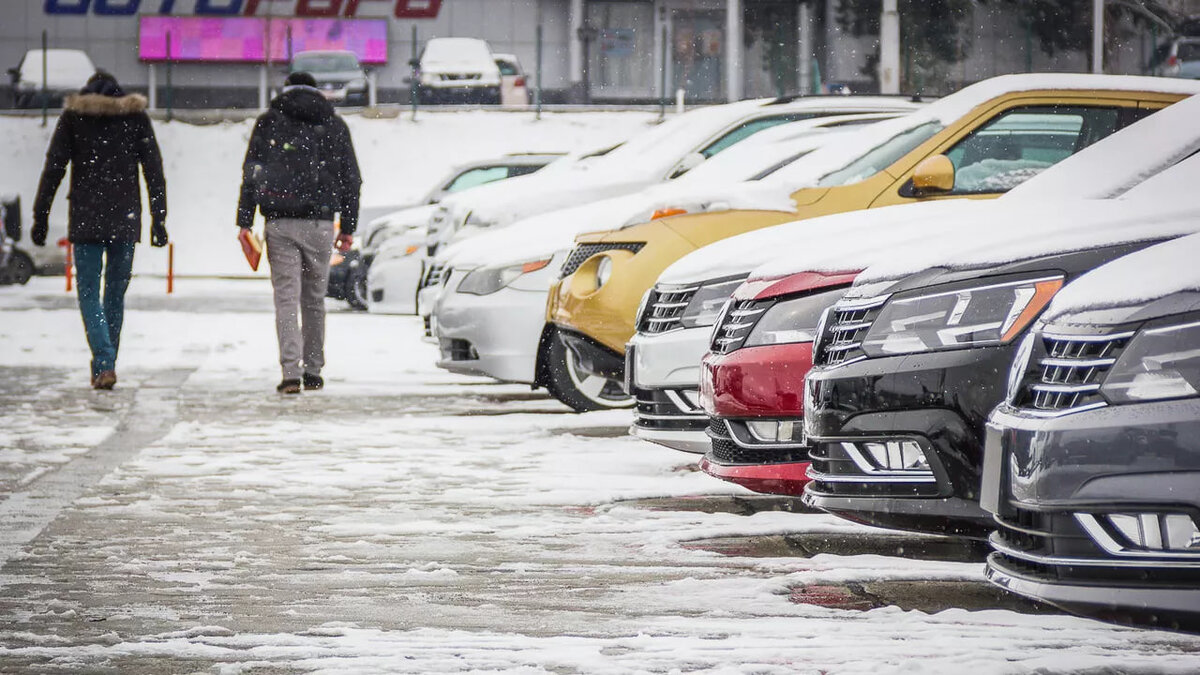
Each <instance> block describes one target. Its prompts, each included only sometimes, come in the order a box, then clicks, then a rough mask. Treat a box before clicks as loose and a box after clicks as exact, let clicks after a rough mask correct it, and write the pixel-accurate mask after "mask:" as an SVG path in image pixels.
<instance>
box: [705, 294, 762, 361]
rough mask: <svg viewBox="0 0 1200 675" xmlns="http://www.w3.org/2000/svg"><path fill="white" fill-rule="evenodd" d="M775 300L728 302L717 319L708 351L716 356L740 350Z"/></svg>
mask: <svg viewBox="0 0 1200 675" xmlns="http://www.w3.org/2000/svg"><path fill="white" fill-rule="evenodd" d="M775 302H776V300H775V299H773V298H772V299H768V300H730V301H729V305H728V306H726V308H725V311H724V312H722V313H721V316H720V318H718V319H717V325H716V327H715V328H714V329H713V335H712V341H711V342H710V344H709V349H710V350H711V351H713V352H715V353H717V354H728V353H730V352H733V351H737V350H738V349H741V348H742V346H743V345H745V344H746V340H747V338H749V337H750V333H751V331H753V330H754V326H755V325H757V324H758V320H759V319H760V318H762V315H763V314H764V313H765V312H766V311H767V310H768V309H770V308H771V307H772V306H773V305H774V304H775Z"/></svg>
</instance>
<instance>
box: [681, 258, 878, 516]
mask: <svg viewBox="0 0 1200 675" xmlns="http://www.w3.org/2000/svg"><path fill="white" fill-rule="evenodd" d="M857 276H858V272H857V271H855V272H836V273H819V272H799V273H796V274H792V275H789V276H785V277H779V278H774V279H751V280H748V281H747V282H746V283H744V284H742V285H741V286H740V287H739V288H738V289H737V290H736V291H735V292H734V294H733V298H732V300H731V301H730V303H729V305H728V306H727V308H726V309H725V311H724V313H723V314H722V316H721V318H720V319H719V320H718V322H717V326H716V330H715V331H714V332H713V339H712V344H711V346H710V350H709V352H708V354H706V355H705V356H704V362H703V366H702V368H701V370H700V403H701V405H702V406H703V408H704V411H705V412H706V413H708V416H709V427H708V435H709V437H710V438H711V439H712V449H710V450H709V451H708V453H707V454H705V456H704V458H703V459H702V460H701V461H700V468H701V469H703V470H704V471H705V473H708V474H709V475H711V476H715V477H717V478H720V479H722V480H726V481H729V482H732V483H737V484H739V485H742V486H744V487H747V488H749V489H751V490H754V491H755V492H765V493H769V494H782V495H796V496H799V495H800V494H801V493H803V491H804V485H805V484H806V483H807V482H808V476H807V471H808V446H807V445H806V444H805V442H804V438H803V434H804V431H803V429H804V400H803V399H804V397H803V392H804V376H805V375H806V374H807V373H808V370H809V368H811V367H812V346H813V340H814V339H815V338H816V336H817V334H818V332H819V331H818V329H817V324H818V323H819V321H820V319H821V315H822V314H823V313H824V312H825V309H826V308H828V307H830V306H832V305H833V304H834V303H835V302H837V301H838V300H839V299H840V298H841V297H842V294H844V293H845V292H846V289H847V288H849V287H850V284H851V283H853V282H854V278H855V277H857Z"/></svg>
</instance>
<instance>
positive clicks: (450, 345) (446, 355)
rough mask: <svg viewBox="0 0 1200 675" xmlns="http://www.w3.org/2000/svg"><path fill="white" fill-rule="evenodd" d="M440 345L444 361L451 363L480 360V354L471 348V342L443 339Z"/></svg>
mask: <svg viewBox="0 0 1200 675" xmlns="http://www.w3.org/2000/svg"><path fill="white" fill-rule="evenodd" d="M438 344H439V346H440V347H441V351H442V358H443V359H446V360H449V361H475V360H477V359H479V354H478V353H477V352H476V351H475V348H474V347H472V346H471V342H470V341H469V340H462V339H459V338H441V339H440V340H439V341H438Z"/></svg>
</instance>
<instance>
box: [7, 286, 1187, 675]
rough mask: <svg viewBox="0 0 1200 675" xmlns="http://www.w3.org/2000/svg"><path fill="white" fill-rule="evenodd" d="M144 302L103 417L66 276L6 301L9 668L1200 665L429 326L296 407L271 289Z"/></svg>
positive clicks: (951, 669)
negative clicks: (797, 495) (539, 386)
mask: <svg viewBox="0 0 1200 675" xmlns="http://www.w3.org/2000/svg"><path fill="white" fill-rule="evenodd" d="M177 283H178V293H177V294H176V295H175V296H173V297H170V298H168V297H165V296H164V295H163V293H162V286H163V282H162V281H161V280H160V279H152V278H138V279H136V280H135V281H134V285H133V288H132V291H131V292H132V297H131V298H130V301H129V306H130V310H129V312H128V314H127V323H126V330H125V333H124V337H123V340H122V354H121V359H120V362H119V364H118V373H119V375H120V377H121V381H120V383H119V384H118V388H117V390H116V391H113V392H107V393H105V392H93V391H92V390H90V389H89V388H88V387H87V360H88V355H87V350H86V345H85V344H84V340H83V331H82V328H81V325H80V319H79V316H78V314H77V312H76V310H75V308H74V302H73V300H72V298H71V296H69V295H67V294H65V293H64V292H63V291H62V288H61V280H60V279H36V280H34V282H32V283H31V284H30V285H29V286H27V287H23V288H22V287H17V288H14V287H2V288H0V345H3V346H2V347H0V491H2V495H3V497H2V499H3V501H0V562H2V563H3V567H2V568H0V670H2V671H5V672H10V671H25V672H45V671H59V670H87V671H112V672H122V673H127V672H133V673H143V672H144V673H160V672H220V673H241V672H269V673H275V672H312V671H326V672H335V671H336V672H372V673H373V672H389V673H390V672H405V673H430V672H454V673H458V672H482V671H506V672H521V673H540V672H556V673H558V672H587V673H609V672H613V673H626V672H693V671H700V672H719V673H784V672H787V673H794V672H801V673H807V672H813V673H816V672H834V673H862V672H869V673H885V672H897V671H899V672H911V673H928V672H944V673H963V672H971V673H972V674H973V675H982V674H985V673H1026V672H1056V673H1057V672H1072V671H1078V672H1097V673H1100V672H1103V673H1109V672H1112V673H1118V672H1119V673H1125V672H1145V673H1162V672H1176V673H1192V672H1197V671H1200V638H1196V637H1191V636H1187V635H1180V634H1174V633H1168V632H1161V631H1150V630H1139V629H1130V628H1122V627H1115V626H1109V625H1105V624H1102V623H1097V622H1093V621H1088V620H1084V619H1079V618H1073V617H1069V616H1064V615H1062V614H1060V613H1057V612H1054V611H1048V610H1046V609H1045V608H1036V607H1033V606H1031V605H1028V604H1026V603H1023V602H1020V601H1017V600H1015V599H1009V598H1006V597H1004V596H1002V595H1000V594H999V593H998V592H997V591H993V590H992V589H990V588H989V587H987V586H986V585H985V584H984V583H983V581H982V565H981V564H980V563H979V562H978V561H979V557H978V555H977V553H976V552H973V551H971V550H969V549H968V548H967V547H963V546H960V545H957V544H952V543H948V542H943V541H940V540H933V539H922V538H918V537H906V536H898V535H893V534H889V533H885V532H882V531H878V530H871V529H868V528H865V527H859V526H855V525H851V524H848V523H845V522H842V521H838V520H836V519H834V518H831V517H828V516H824V515H819V514H812V513H794V512H788V511H785V510H778V509H782V508H785V507H788V506H791V504H789V503H788V502H785V501H782V500H770V499H757V498H755V497H753V496H752V495H750V493H748V492H745V491H742V490H740V488H736V487H733V486H729V485H726V484H723V483H721V482H719V481H716V480H714V479H711V478H709V477H707V476H705V475H703V474H702V473H699V472H697V471H696V470H695V469H694V467H693V466H692V463H691V462H690V461H689V458H688V457H686V456H683V455H680V454H676V453H673V452H671V451H667V450H664V449H659V448H657V447H655V446H651V445H647V444H645V443H642V442H639V441H636V440H633V439H631V438H629V437H627V436H625V435H624V430H625V427H626V426H627V425H628V423H629V420H630V415H629V413H628V412H625V411H617V412H607V413H596V414H588V415H573V414H569V413H568V412H567V411H566V409H565V408H563V407H562V406H561V405H559V404H558V403H557V402H554V401H552V400H550V399H547V398H545V397H544V396H541V395H539V394H537V393H533V392H530V391H529V390H528V389H526V388H522V387H518V386H509V385H497V384H492V383H488V382H485V381H482V380H470V379H466V378H461V377H458V376H452V375H449V374H446V373H443V372H441V371H438V370H437V369H436V368H434V367H433V365H432V363H433V357H434V353H433V347H432V346H430V345H427V344H425V343H423V342H422V341H421V340H420V337H419V323H418V321H417V320H416V319H415V318H411V317H387V316H377V315H365V314H357V313H351V312H348V311H341V307H342V306H341V305H340V303H334V302H333V301H330V304H331V307H334V308H336V309H335V311H333V312H332V313H331V315H330V317H329V338H328V345H327V350H328V362H329V365H328V366H327V370H326V375H327V380H328V387H327V389H326V390H325V391H322V392H318V393H306V394H304V395H302V396H300V397H298V398H288V399H284V398H281V397H279V396H277V395H276V394H275V393H274V391H273V387H274V385H275V384H276V382H277V380H278V367H277V364H276V355H275V345H274V333H273V330H274V326H273V321H272V318H271V314H270V302H269V291H270V287H269V285H268V284H267V283H266V282H263V281H260V280H247V281H192V280H181V281H179V282H177Z"/></svg>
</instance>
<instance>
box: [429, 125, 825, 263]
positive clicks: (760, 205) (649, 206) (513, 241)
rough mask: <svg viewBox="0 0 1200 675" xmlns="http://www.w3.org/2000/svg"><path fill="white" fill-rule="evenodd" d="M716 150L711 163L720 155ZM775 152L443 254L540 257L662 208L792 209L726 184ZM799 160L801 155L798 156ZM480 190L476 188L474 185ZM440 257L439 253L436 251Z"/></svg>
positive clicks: (816, 143)
mask: <svg viewBox="0 0 1200 675" xmlns="http://www.w3.org/2000/svg"><path fill="white" fill-rule="evenodd" d="M844 135H845V133H844V132H840V131H829V132H826V133H821V134H815V135H813V136H809V137H803V138H799V139H795V140H793V141H791V142H790V143H788V144H787V147H788V148H789V149H790V150H793V151H795V152H797V153H798V152H803V151H804V150H805V149H812V148H818V147H821V146H822V145H824V144H827V143H829V142H830V141H832V140H833V139H837V138H842V137H843V136H844ZM723 154H724V153H722V155H718V156H717V157H715V158H714V160H713V161H714V162H715V161H717V160H718V159H720V158H721V157H722V156H723ZM774 161H775V158H774V156H773V155H769V154H763V155H761V156H760V163H759V165H758V166H754V165H752V164H749V163H746V162H743V161H740V160H738V161H734V162H727V163H729V164H732V166H730V167H728V170H727V171H725V172H723V173H722V177H721V178H720V179H713V178H712V177H711V176H710V177H705V176H704V175H701V176H698V177H694V176H691V175H690V173H689V174H684V175H683V176H681V177H680V178H679V180H675V181H671V182H668V183H660V184H655V185H651V186H649V187H647V188H645V189H643V190H641V191H639V192H635V193H633V194H626V195H621V196H617V197H610V198H607V199H603V200H599V201H594V202H588V203H585V204H581V205H579V206H574V207H568V208H565V209H558V210H554V211H548V212H545V213H541V214H538V215H534V216H530V217H528V218H524V219H522V220H519V221H517V222H516V223H514V224H513V225H511V226H509V227H505V228H501V229H497V230H494V231H490V232H485V233H482V234H479V235H476V236H473V237H470V238H467V239H465V240H462V241H460V242H458V243H456V244H454V245H453V246H452V247H451V249H450V250H449V251H447V252H446V254H445V255H446V259H447V260H449V261H450V262H451V264H454V265H458V266H468V267H471V266H476V265H485V264H505V263H509V262H521V261H526V260H532V259H536V258H544V257H547V256H549V255H551V254H552V253H554V252H555V251H559V250H562V249H568V248H571V247H572V246H573V245H574V240H575V236H576V235H578V234H581V233H583V232H593V231H596V230H606V229H615V228H618V227H620V226H622V225H625V224H636V223H644V222H647V221H648V220H650V217H651V215H652V214H653V213H654V212H655V211H656V210H658V209H661V208H668V207H672V208H683V209H686V210H688V211H689V212H691V213H701V212H711V211H719V210H728V209H758V210H776V211H787V212H791V211H793V210H794V209H795V204H794V203H793V202H792V201H791V199H789V198H787V196H786V195H785V196H784V199H783V200H782V201H779V200H778V199H777V197H778V195H777V192H776V191H775V190H767V191H766V192H765V193H761V192H759V191H757V190H756V189H755V188H754V187H753V184H752V183H737V182H734V183H733V185H735V186H737V187H736V189H729V188H728V187H727V183H726V181H739V180H743V179H746V178H750V177H752V176H753V175H754V174H756V173H757V172H758V171H760V170H761V169H762V168H763V167H766V166H769V165H770V164H772V163H774ZM801 161H802V160H801ZM476 189H479V188H476ZM438 257H439V258H442V256H441V255H439V256H438Z"/></svg>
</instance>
